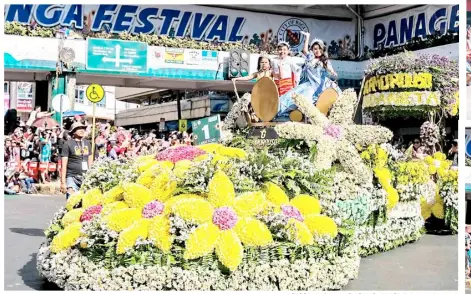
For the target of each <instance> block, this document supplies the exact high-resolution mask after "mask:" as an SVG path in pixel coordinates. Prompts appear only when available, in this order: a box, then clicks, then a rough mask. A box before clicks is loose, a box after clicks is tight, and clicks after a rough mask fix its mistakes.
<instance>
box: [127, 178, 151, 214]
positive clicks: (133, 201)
mask: <svg viewBox="0 0 471 294" xmlns="http://www.w3.org/2000/svg"><path fill="white" fill-rule="evenodd" d="M123 189H124V197H123V198H124V201H125V202H126V204H127V205H129V207H133V208H139V209H142V208H144V206H146V204H147V203H149V202H151V201H152V197H151V194H150V190H149V189H148V188H146V187H145V186H143V185H139V184H135V183H127V184H123Z"/></svg>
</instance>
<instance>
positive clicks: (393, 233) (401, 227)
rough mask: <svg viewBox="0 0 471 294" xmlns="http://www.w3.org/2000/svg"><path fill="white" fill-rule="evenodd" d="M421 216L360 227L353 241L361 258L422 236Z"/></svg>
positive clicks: (422, 222)
mask: <svg viewBox="0 0 471 294" xmlns="http://www.w3.org/2000/svg"><path fill="white" fill-rule="evenodd" d="M423 225H424V219H423V218H422V216H416V217H413V218H405V219H404V218H389V219H388V221H387V222H386V223H384V224H381V225H379V226H375V227H373V226H361V227H358V228H357V229H356V231H355V240H356V242H357V244H358V246H359V248H360V249H359V250H360V254H361V256H368V255H371V254H374V253H377V252H381V251H387V250H391V249H394V248H396V247H399V246H401V245H404V244H406V243H408V242H413V241H416V240H418V239H419V238H420V236H421V235H422V233H421V229H422V227H423Z"/></svg>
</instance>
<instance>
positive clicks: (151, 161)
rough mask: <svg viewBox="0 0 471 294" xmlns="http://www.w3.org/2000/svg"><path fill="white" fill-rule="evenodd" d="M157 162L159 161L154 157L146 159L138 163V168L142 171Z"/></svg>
mask: <svg viewBox="0 0 471 294" xmlns="http://www.w3.org/2000/svg"><path fill="white" fill-rule="evenodd" d="M158 163H159V161H158V160H157V159H155V158H150V159H146V160H144V161H142V162H140V163H139V164H138V169H139V171H140V172H141V173H142V172H145V171H146V170H148V169H150V168H151V167H153V166H154V165H156V164H158Z"/></svg>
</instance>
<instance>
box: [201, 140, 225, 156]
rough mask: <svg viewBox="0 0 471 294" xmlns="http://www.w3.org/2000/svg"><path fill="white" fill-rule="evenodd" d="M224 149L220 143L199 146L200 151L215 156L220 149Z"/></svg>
mask: <svg viewBox="0 0 471 294" xmlns="http://www.w3.org/2000/svg"><path fill="white" fill-rule="evenodd" d="M222 147H224V146H223V145H222V144H218V143H210V144H204V145H200V146H198V148H199V149H201V150H203V151H206V152H208V153H213V154H217V153H218V151H219V148H222Z"/></svg>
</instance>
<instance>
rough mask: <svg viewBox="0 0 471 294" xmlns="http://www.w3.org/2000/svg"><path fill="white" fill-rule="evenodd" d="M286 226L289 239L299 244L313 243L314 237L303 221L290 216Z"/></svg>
mask: <svg viewBox="0 0 471 294" xmlns="http://www.w3.org/2000/svg"><path fill="white" fill-rule="evenodd" d="M287 227H288V237H289V239H290V240H291V241H293V242H296V243H298V244H300V245H312V244H313V243H314V237H313V236H312V234H311V232H310V231H309V228H308V227H307V225H306V224H305V223H302V222H300V221H298V220H297V219H294V218H290V219H289V221H288V224H287Z"/></svg>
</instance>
